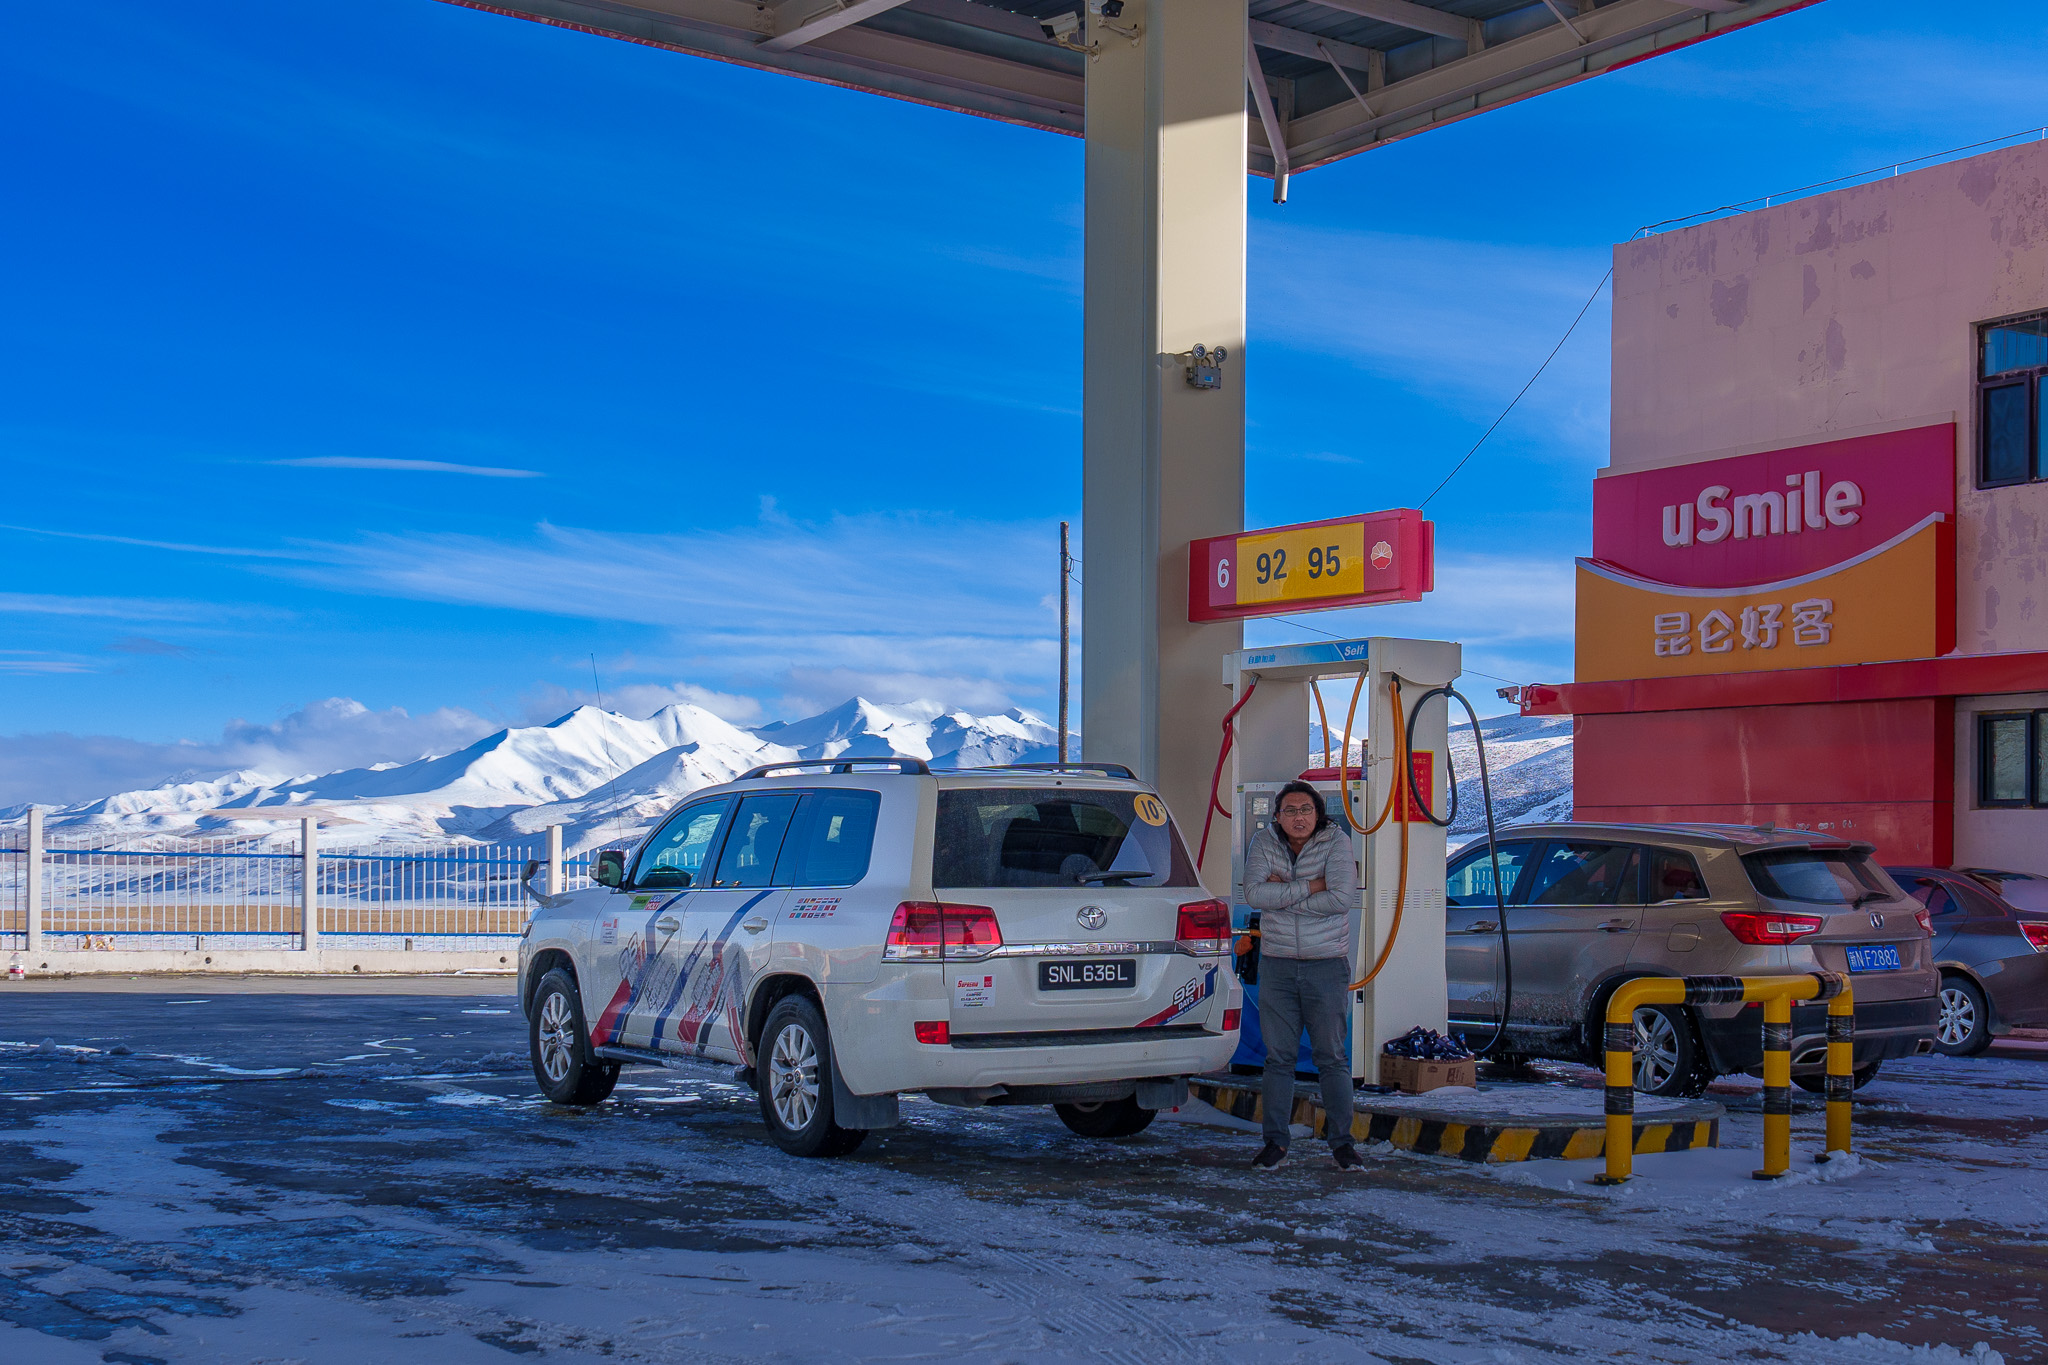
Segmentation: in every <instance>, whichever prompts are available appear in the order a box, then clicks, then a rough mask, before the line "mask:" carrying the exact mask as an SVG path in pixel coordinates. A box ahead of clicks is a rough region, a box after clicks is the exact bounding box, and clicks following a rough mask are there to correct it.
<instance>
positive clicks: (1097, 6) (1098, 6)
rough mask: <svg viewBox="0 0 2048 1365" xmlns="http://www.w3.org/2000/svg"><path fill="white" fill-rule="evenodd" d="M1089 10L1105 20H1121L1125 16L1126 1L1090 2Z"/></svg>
mask: <svg viewBox="0 0 2048 1365" xmlns="http://www.w3.org/2000/svg"><path fill="white" fill-rule="evenodd" d="M1088 8H1089V10H1090V11H1091V12H1093V13H1096V14H1099V15H1101V16H1102V17H1103V18H1105V19H1121V18H1123V14H1124V0H1089V5H1088Z"/></svg>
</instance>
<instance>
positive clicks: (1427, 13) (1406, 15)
mask: <svg viewBox="0 0 2048 1365" xmlns="http://www.w3.org/2000/svg"><path fill="white" fill-rule="evenodd" d="M1316 3H1317V4H1319V5H1322V6H1324V7H1325V8H1327V9H1341V10H1343V11H1344V12H1345V13H1346V14H1355V15H1357V16H1358V17H1359V18H1361V19H1377V20H1379V21H1380V22H1381V23H1385V24H1399V25H1400V26H1401V27H1402V28H1412V29H1414V30H1415V31H1416V32H1417V33H1433V34H1435V35H1436V36H1437V37H1439V38H1455V39H1457V40H1458V41H1459V42H1461V43H1466V42H1470V41H1471V40H1472V30H1473V29H1474V28H1476V27H1478V24H1477V22H1476V21H1474V20H1471V19H1466V18H1462V17H1460V16H1459V15H1456V14H1445V13H1444V12H1443V11H1442V10H1440V9H1431V8H1430V7H1429V6H1427V5H1418V4H1416V3H1415V0H1316Z"/></svg>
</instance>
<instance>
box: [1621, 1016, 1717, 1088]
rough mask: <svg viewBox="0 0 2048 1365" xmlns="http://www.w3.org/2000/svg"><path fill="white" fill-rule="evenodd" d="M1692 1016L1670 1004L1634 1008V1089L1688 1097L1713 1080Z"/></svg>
mask: <svg viewBox="0 0 2048 1365" xmlns="http://www.w3.org/2000/svg"><path fill="white" fill-rule="evenodd" d="M1713 1079H1714V1075H1713V1072H1712V1071H1710V1070H1709V1069H1708V1068H1707V1064H1706V1052H1705V1049H1703V1048H1702V1047H1701V1046H1700V1041H1699V1035H1698V1034H1697V1033H1695V1032H1694V1031H1693V1026H1692V1016H1691V1015H1689V1014H1687V1013H1686V1012H1685V1011H1684V1010H1683V1009H1680V1008H1678V1007H1676V1006H1671V1005H1644V1006H1643V1007H1642V1008H1640V1009H1638V1010H1637V1011H1636V1056H1635V1081H1636V1089H1638V1090H1640V1091H1642V1092H1643V1093H1644V1094H1645V1095H1657V1096H1661V1097H1663V1098H1667V1099H1670V1098H1685V1099H1690V1098H1692V1097H1694V1096H1696V1095H1704V1094H1705V1093H1706V1092H1707V1086H1708V1085H1710V1084H1711V1083H1712V1082H1713Z"/></svg>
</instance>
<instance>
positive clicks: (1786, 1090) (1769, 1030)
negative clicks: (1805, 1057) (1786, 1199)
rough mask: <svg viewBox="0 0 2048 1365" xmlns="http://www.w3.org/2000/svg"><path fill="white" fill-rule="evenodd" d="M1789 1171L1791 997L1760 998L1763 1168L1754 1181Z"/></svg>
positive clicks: (1756, 1172)
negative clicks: (1762, 1079) (1762, 1059)
mask: <svg viewBox="0 0 2048 1365" xmlns="http://www.w3.org/2000/svg"><path fill="white" fill-rule="evenodd" d="M1791 1169H1792V997H1791V996H1790V995H1775V994H1774V995H1770V996H1766V997H1765V998H1764V1166H1763V1169H1762V1170H1760V1171H1752V1172H1750V1177H1751V1179H1754V1180H1776V1179H1777V1178H1778V1177H1779V1176H1781V1175H1783V1174H1785V1172H1787V1171H1789V1170H1791Z"/></svg>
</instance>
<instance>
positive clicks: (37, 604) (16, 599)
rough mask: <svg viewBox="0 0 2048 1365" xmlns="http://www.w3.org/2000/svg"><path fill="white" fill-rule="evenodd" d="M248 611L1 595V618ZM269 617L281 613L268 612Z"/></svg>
mask: <svg viewBox="0 0 2048 1365" xmlns="http://www.w3.org/2000/svg"><path fill="white" fill-rule="evenodd" d="M247 611H248V609H247V608H243V607H236V606H231V605H224V604H221V603H215V602H181V601H178V600H176V599H174V598H151V597H63V596H59V595H56V594H50V593H27V592H0V616H17V615H18V616H98V617H107V618H110V619H113V620H119V621H212V620H218V619H219V618H221V617H223V616H234V615H244V614H247ZM265 614H277V613H268V612H266V613H265Z"/></svg>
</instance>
